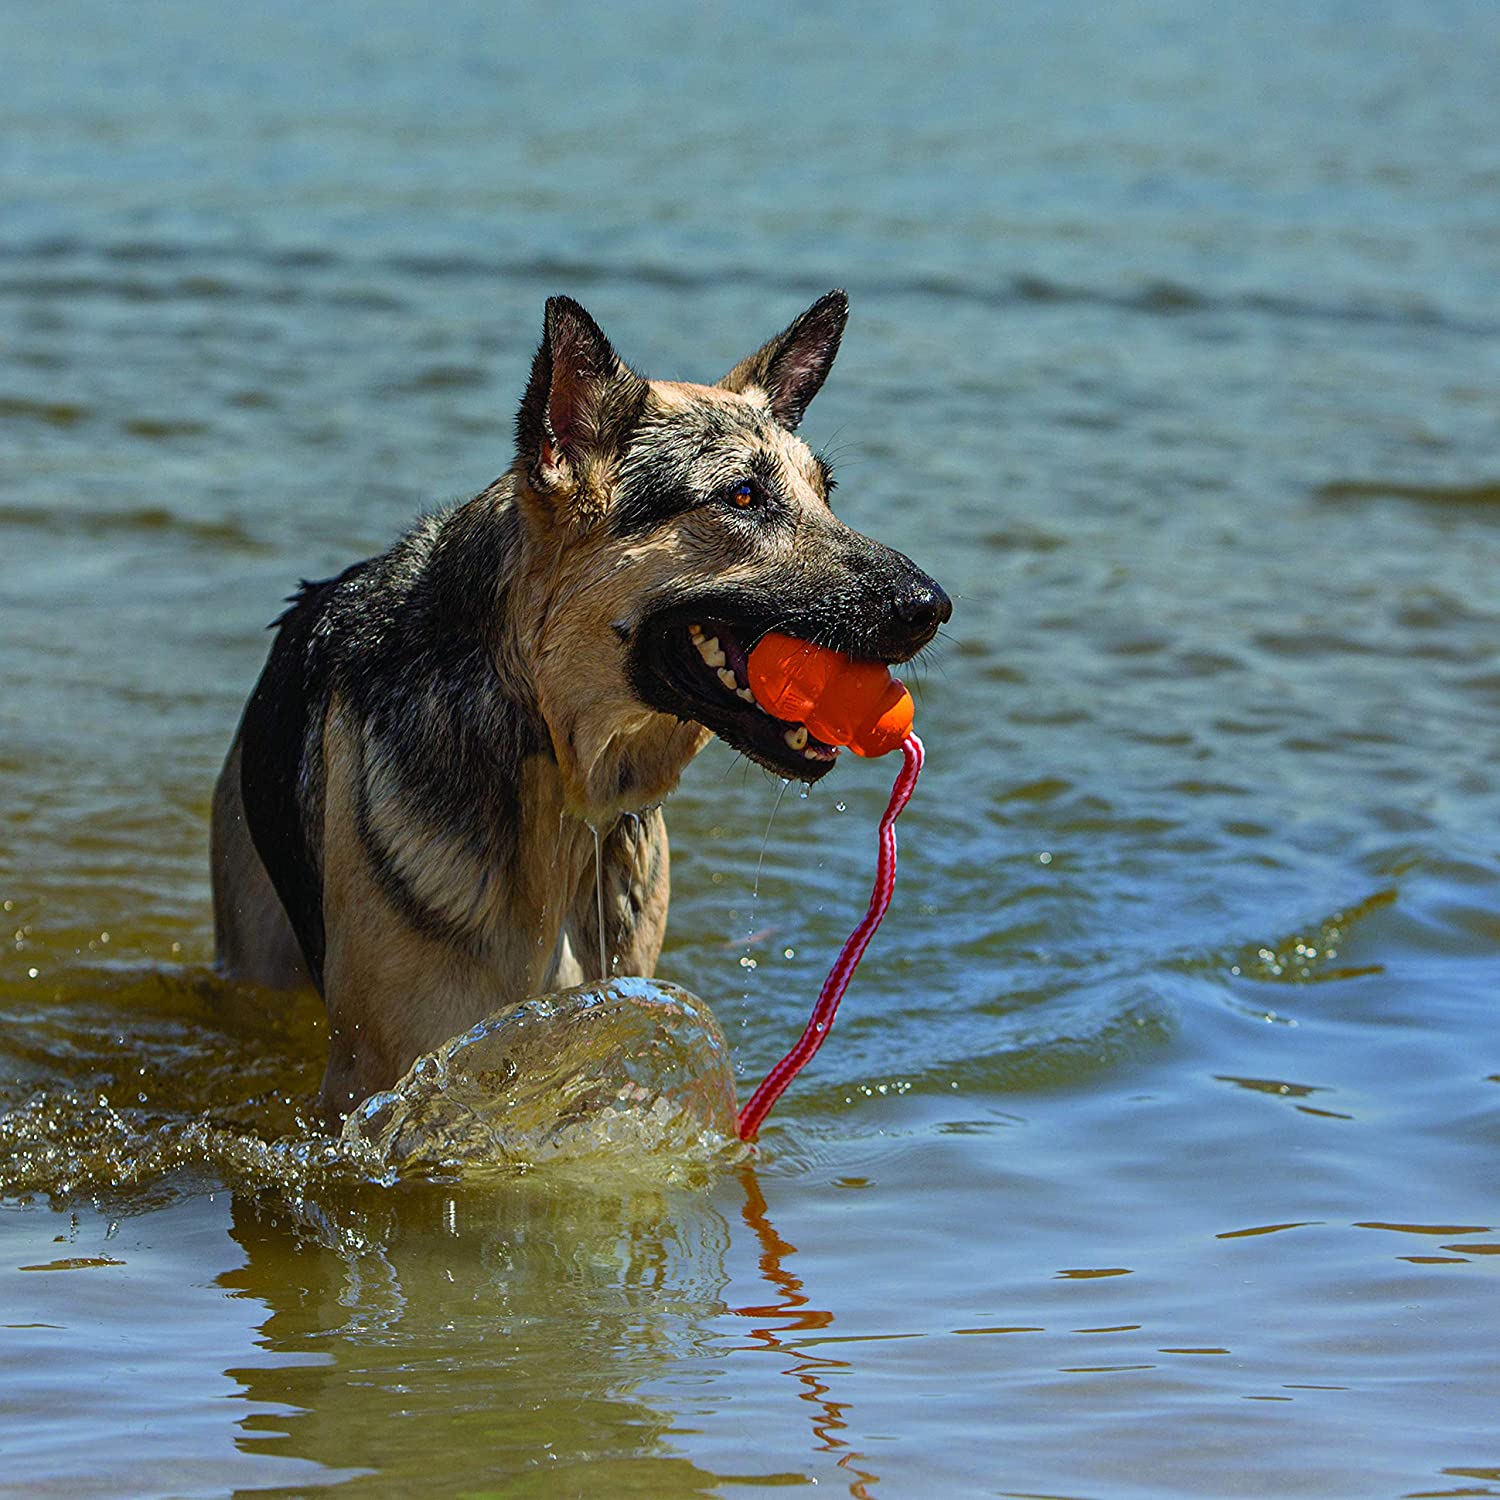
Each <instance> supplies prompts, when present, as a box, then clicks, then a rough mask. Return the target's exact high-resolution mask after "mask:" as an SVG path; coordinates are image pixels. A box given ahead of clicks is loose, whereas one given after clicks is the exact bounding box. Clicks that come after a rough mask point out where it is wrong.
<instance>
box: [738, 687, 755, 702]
mask: <svg viewBox="0 0 1500 1500" xmlns="http://www.w3.org/2000/svg"><path fill="white" fill-rule="evenodd" d="M735 692H736V693H737V694H738V695H739V696H740V697H741V698H743V699H744V700H745V702H746V703H754V702H755V694H754V693H752V692H751V691H750V689H749V688H736V689H735Z"/></svg>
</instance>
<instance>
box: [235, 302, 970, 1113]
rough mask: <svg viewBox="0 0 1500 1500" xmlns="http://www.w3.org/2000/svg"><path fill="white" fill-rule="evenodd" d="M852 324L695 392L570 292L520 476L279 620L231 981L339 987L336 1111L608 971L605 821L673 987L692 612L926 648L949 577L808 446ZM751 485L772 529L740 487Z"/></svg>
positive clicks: (241, 871) (728, 731)
mask: <svg viewBox="0 0 1500 1500" xmlns="http://www.w3.org/2000/svg"><path fill="white" fill-rule="evenodd" d="M844 312H845V306H844V302H843V298H842V294H830V296H829V297H827V298H824V299H822V300H821V301H820V302H819V303H817V304H815V305H814V307H813V308H811V309H809V311H808V313H806V314H804V315H803V317H802V318H801V319H799V320H798V321H797V322H796V323H794V324H793V325H791V327H790V328H788V329H787V330H786V331H784V332H783V333H782V334H780V335H778V336H777V338H776V339H773V340H771V341H770V342H769V343H768V344H767V345H766V346H764V347H763V348H762V349H761V350H759V351H757V353H756V354H755V355H753V356H751V358H750V359H749V360H746V361H744V362H743V363H742V364H741V365H739V366H736V368H735V369H734V370H733V371H731V372H730V374H729V375H728V376H726V377H725V380H724V381H723V382H721V383H720V385H718V386H693V385H685V384H680V383H669V382H649V381H646V380H643V379H641V378H640V377H639V376H637V375H635V374H634V372H632V371H630V370H629V369H628V367H626V366H625V365H624V364H623V362H622V361H620V360H619V358H618V356H617V355H616V354H615V353H614V350H613V349H612V348H611V347H610V346H609V344H608V342H607V340H605V339H604V336H603V335H602V333H600V332H599V330H598V328H597V326H596V325H595V324H594V323H593V321H592V319H590V318H589V317H588V315H587V314H586V313H584V312H583V310H582V309H581V308H579V307H577V305H576V304H574V303H571V302H569V301H568V300H567V299H563V298H556V299H553V301H552V302H551V303H549V304H548V317H547V324H546V328H545V331H544V338H543V342H542V346H541V348H540V350H539V351H538V354H537V357H536V361H535V362H534V365H533V370H532V376H531V380H530V383H529V385H528V389H527V393H526V397H525V400H524V401H523V403H522V406H521V410H520V414H519V416H518V419H517V454H516V461H515V463H514V464H513V466H512V467H511V469H510V470H509V471H507V473H506V474H505V475H503V476H502V477H501V478H500V479H498V480H496V481H495V482H494V483H493V484H492V485H490V486H489V487H488V488H487V489H486V490H484V491H483V492H482V493H481V494H479V495H478V496H476V497H475V498H474V499H473V500H471V501H469V502H467V503H466V504H464V505H460V506H458V507H456V508H454V509H452V510H450V511H447V512H445V513H443V514H441V515H438V516H433V517H429V518H427V519H425V520H422V521H420V522H419V523H418V524H417V525H416V526H415V527H413V529H412V530H411V531H409V532H408V533H407V535H406V536H404V537H403V538H402V539H401V540H400V541H399V542H398V543H397V544H396V545H395V546H394V547H392V548H391V549H390V550H389V551H388V552H386V553H384V554H382V555H381V556H378V557H375V558H371V559H369V560H367V561H365V562H362V563H358V564H356V565H355V566H353V567H351V568H349V569H347V570H346V571H345V572H344V573H342V574H340V575H339V576H338V577H337V578H333V579H328V580H325V581H323V582H319V583H312V584H304V585H303V587H302V588H301V590H300V591H299V592H298V594H297V595H295V596H294V598H293V600H292V601H291V607H290V608H289V609H288V610H287V611H286V612H285V614H284V615H283V616H282V617H281V618H280V620H279V621H277V627H276V628H277V635H276V639H275V643H274V644H273V647H272V650H271V653H270V656H269V658H268V660H267V663H266V666H265V669H264V671H263V672H262V674H261V678H260V680H259V682H258V683H257V685H256V688H255V690H254V692H253V693H252V695H251V698H250V701H249V703H248V704H247V706H246V710H245V714H244V716H243V718H242V720H241V723H240V727H239V731H238V733H237V734H236V736H235V740H234V743H233V745H232V746H231V749H230V752H229V756H228V758H227V760H226V762H225V767H224V771H223V773H222V774H221V776H220V779H219V783H218V787H217V789H216V792H215V798H214V817H213V839H212V843H213V850H212V866H213V879H214V912H215V934H216V943H217V951H218V956H219V960H220V963H221V966H222V967H223V968H224V969H225V971H226V972H229V973H232V974H236V975H239V976H242V977H245V978H248V979H251V980H254V981H257V982H260V983H263V984H267V985H273V986H280V987H285V986H289V985H292V984H296V983H299V982H307V981H308V980H310V981H311V982H312V983H314V984H315V985H316V986H317V987H318V988H319V989H320V990H321V991H322V993H323V996H324V999H325V1001H326V1003H327V1007H328V1013H329V1021H330V1047H329V1062H328V1071H327V1074H326V1076H325V1080H324V1088H323V1095H322V1101H321V1102H322V1107H323V1109H324V1112H325V1113H326V1115H327V1116H328V1117H329V1119H330V1120H334V1121H336V1120H337V1119H338V1118H339V1117H340V1116H342V1115H343V1114H344V1113H346V1112H347V1111H348V1110H349V1109H350V1108H351V1107H352V1106H353V1105H354V1104H356V1103H358V1102H359V1101H360V1100H361V1099H362V1098H364V1097H365V1096H366V1095H368V1094H369V1093H371V1092H372V1091H374V1090H376V1089H378V1088H381V1087H385V1086H388V1085H389V1084H391V1083H392V1082H394V1081H395V1079H396V1078H397V1077H399V1075H400V1074H401V1073H402V1072H403V1071H404V1070H405V1068H406V1067H407V1066H408V1065H409V1064H410V1063H411V1061H412V1059H413V1058H414V1057H415V1056H416V1055H417V1054H418V1053H420V1052H422V1051H424V1050H427V1049H429V1048H431V1047H433V1046H435V1045H437V1044H438V1043H440V1042H442V1041H444V1040H446V1039H447V1038H448V1037H450V1036H452V1035H454V1034H456V1033H457V1032H459V1031H461V1030H463V1029H464V1028H465V1027H467V1026H468V1025H470V1024H472V1023H473V1022H474V1021H475V1020H477V1019H479V1018H481V1017H483V1016H484V1015H487V1014H488V1013H490V1012H491V1011H493V1010H496V1009H498V1008H500V1007H501V1006H502V1005H505V1004H507V1003H514V1002H517V1001H519V1000H521V999H524V998H526V997H527V996H530V995H534V994H538V993H541V992H543V991H546V990H549V989H554V988H558V987H562V986H565V985H570V984H577V983H581V982H583V981H584V980H586V979H594V978H596V977H598V967H599V965H598V959H597V956H596V955H597V954H598V952H599V946H600V934H599V932H598V918H597V908H596V901H595V889H594V833H593V829H595V828H597V829H598V830H599V832H600V837H601V839H602V850H603V855H604V883H605V917H604V921H605V928H606V931H605V933H604V935H603V937H604V947H605V949H606V951H607V953H608V954H609V955H610V958H611V960H612V961H614V962H617V965H618V972H620V973H634V974H647V975H649V974H651V973H652V972H653V970H654V968H655V964H656V960H657V956H658V954H659V952H660V949H661V943H662V937H663V933H664V930H665V926H666V913H667V901H668V894H669V869H668V850H667V837H666V828H665V824H664V821H663V818H662V813H661V809H660V803H661V801H662V799H663V798H665V797H666V795H667V794H668V792H670V791H671V790H672V788H673V787H674V786H675V785H676V783H677V780H678V778H679V777H680V776H681V774H682V771H683V769H684V768H685V767H686V765H687V764H688V762H689V761H690V760H691V759H692V757H693V756H694V755H695V754H696V753H697V751H698V750H699V749H700V748H701V747H702V745H703V744H704V743H705V742H706V740H707V739H708V738H709V733H710V731H709V729H708V728H706V727H705V726H704V724H703V723H701V722H699V721H698V719H697V718H695V717H694V714H695V713H696V712H702V713H703V714H704V715H705V716H706V717H708V718H711V719H712V718H714V717H715V714H716V713H717V711H718V710H717V707H716V705H715V704H713V703H712V702H706V703H704V704H703V705H701V706H698V705H696V703H695V702H690V701H680V698H681V695H680V692H679V690H678V687H677V686H674V683H680V674H681V671H682V670H683V669H682V668H681V666H680V664H679V665H678V666H677V667H676V668H675V669H674V670H676V671H677V672H678V674H679V676H678V677H677V678H674V677H672V675H671V674H670V673H666V674H664V673H663V670H662V662H661V660H660V658H661V656H662V653H663V651H664V650H675V645H674V644H672V643H675V641H676V634H674V631H676V628H677V619H678V615H679V614H680V612H681V610H682V609H684V608H686V609H689V610H691V609H692V608H694V607H696V606H695V605H694V603H693V601H694V600H698V599H701V600H702V601H703V603H704V607H705V609H706V610H708V611H709V614H708V615H707V616H706V617H716V616H713V615H712V610H713V609H718V610H719V611H720V616H717V617H723V618H734V619H739V618H741V617H742V616H743V618H744V619H745V620H746V621H747V622H748V623H749V625H753V626H755V627H756V628H769V626H770V625H771V624H775V625H776V626H777V627H778V628H784V629H790V630H792V631H793V632H794V633H796V634H800V635H803V636H806V637H809V638H814V639H819V640H822V641H824V642H825V643H828V644H833V645H838V646H841V647H842V648H843V649H846V650H851V651H855V652H857V653H858V654H863V655H871V656H880V657H883V658H885V659H902V658H903V657H904V656H905V655H909V654H911V651H913V650H915V649H916V648H917V646H919V645H920V644H922V643H923V641H925V639H926V638H928V637H929V636H930V634H931V629H935V628H936V625H935V623H932V624H931V628H928V627H927V624H926V623H925V622H924V624H923V626H922V628H921V630H920V631H919V630H917V629H916V628H915V627H913V626H912V624H911V622H910V620H906V619H905V618H904V616H905V615H910V614H911V608H910V607H907V608H905V609H904V614H903V611H901V610H898V611H896V613H897V614H903V619H902V620H900V621H898V620H896V619H895V615H894V614H893V612H892V601H893V600H904V601H906V605H907V606H910V601H911V600H912V599H914V598H926V599H928V600H929V601H930V600H931V599H932V598H933V597H934V595H933V591H934V590H936V586H935V585H932V584H931V581H930V580H928V579H926V577H925V575H923V574H920V573H919V572H918V570H916V569H915V568H914V567H913V565H912V564H911V563H909V562H908V561H907V559H905V558H903V557H901V556H900V554H898V553H894V552H891V551H890V549H888V548H884V547H882V546H880V544H878V543H875V542H872V541H871V540H870V539H869V538H866V537H862V536H860V535H859V534H858V533H856V532H853V531H851V530H850V529H849V528H848V527H846V526H844V525H843V524H842V523H841V522H839V521H838V520H837V519H836V518H835V517H834V516H833V513H832V511H831V510H830V509H829V507H828V503H827V501H828V490H829V488H830V475H829V473H828V469H827V466H826V465H825V464H824V463H823V462H822V461H821V460H819V459H817V458H816V457H815V456H814V455H813V454H812V453H811V451H810V450H809V449H808V448H807V447H806V445H805V444H804V443H803V442H802V441H801V439H799V438H797V437H796V436H795V428H796V425H797V423H798V422H799V421H800V418H801V415H802V412H803V410H805V407H806V404H807V401H809V400H811V398H812V395H813V394H815V393H816V390H817V388H818V387H819V386H820V385H821V384H822V380H823V377H824V375H826V373H827V368H828V365H829V364H830V363H831V362H832V358H833V355H834V353H835V352H836V350H837V346H838V339H839V335H840V334H841V332H842V328H843V320H844ZM745 476H753V477H754V487H755V493H756V495H757V496H758V497H760V499H759V500H758V501H757V514H756V515H754V516H753V517H751V516H747V515H745V514H741V513H739V512H738V511H737V509H736V507H735V506H734V505H731V504H728V503H726V502H725V501H724V498H723V497H724V495H725V493H726V489H727V488H728V487H731V486H733V485H734V484H735V483H737V482H748V481H746V479H745ZM903 590H905V592H904V593H903V592H902V591H903ZM924 591H925V592H924ZM935 597H936V598H937V599H940V600H941V603H942V607H943V609H944V610H946V600H945V599H942V598H941V591H940V590H936V594H935ZM934 608H935V606H934ZM726 612H727V613H726ZM928 612H929V613H932V609H929V611H928ZM942 618H946V613H944V614H943V615H942ZM919 635H920V637H921V638H920V639H918V636H919ZM664 642H665V643H667V644H666V645H664V644H663V643H664ZM694 690H696V687H695V685H694ZM732 707H734V708H736V709H738V707H739V706H738V705H737V704H736V705H732ZM717 727H718V728H719V732H720V733H723V734H724V735H725V736H726V737H727V738H729V739H730V740H731V742H732V743H733V742H734V740H735V736H736V734H737V732H738V731H737V730H736V728H735V726H734V725H733V724H732V723H725V724H721V725H718V726H717ZM758 727H759V726H757V728H758ZM749 753H751V754H753V755H755V757H756V758H757V759H763V760H764V759H765V754H764V753H763V752H761V751H758V750H756V749H755V748H753V747H751V748H750V749H749ZM782 753H783V754H784V753H786V752H782ZM767 763H771V762H769V761H768V762H767ZM780 769H781V770H782V773H783V774H806V775H807V777H808V779H813V778H814V777H815V775H816V774H819V771H820V768H812V767H804V768H799V767H797V766H795V765H794V766H792V767H789V768H787V767H781V768H780Z"/></svg>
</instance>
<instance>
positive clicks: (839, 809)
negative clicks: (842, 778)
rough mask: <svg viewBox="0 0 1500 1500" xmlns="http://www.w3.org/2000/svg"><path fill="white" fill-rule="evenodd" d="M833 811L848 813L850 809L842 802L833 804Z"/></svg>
mask: <svg viewBox="0 0 1500 1500" xmlns="http://www.w3.org/2000/svg"><path fill="white" fill-rule="evenodd" d="M833 810H834V812H847V811H848V809H847V808H846V807H845V805H844V804H843V803H842V802H835V803H834V804H833Z"/></svg>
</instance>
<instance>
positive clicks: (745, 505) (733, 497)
mask: <svg viewBox="0 0 1500 1500" xmlns="http://www.w3.org/2000/svg"><path fill="white" fill-rule="evenodd" d="M729 502H730V504H731V505H733V506H734V507H735V508H736V509H738V510H749V509H750V507H751V506H752V505H754V504H755V486H754V485H753V484H751V482H750V481H749V480H748V479H747V480H745V481H744V483H742V484H737V485H735V487H734V488H733V489H732V490H730V492H729Z"/></svg>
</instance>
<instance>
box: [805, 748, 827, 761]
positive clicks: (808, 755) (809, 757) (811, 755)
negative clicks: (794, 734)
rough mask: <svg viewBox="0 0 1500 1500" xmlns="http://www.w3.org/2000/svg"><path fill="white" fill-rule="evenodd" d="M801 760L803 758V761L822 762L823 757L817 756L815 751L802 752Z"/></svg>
mask: <svg viewBox="0 0 1500 1500" xmlns="http://www.w3.org/2000/svg"><path fill="white" fill-rule="evenodd" d="M802 758H803V760H822V759H823V757H822V756H821V755H819V754H818V752H817V751H816V750H804V751H803V752H802Z"/></svg>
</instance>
